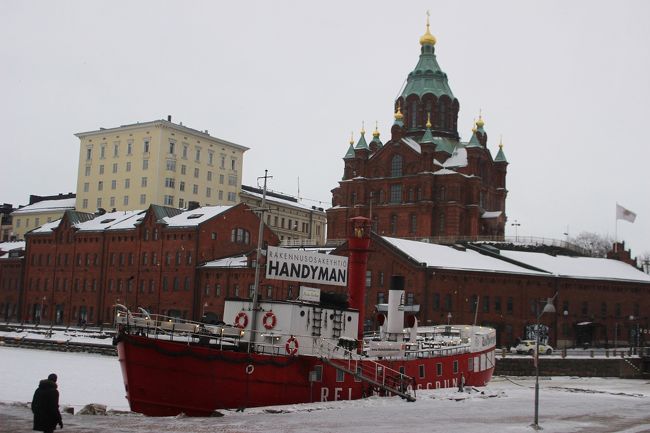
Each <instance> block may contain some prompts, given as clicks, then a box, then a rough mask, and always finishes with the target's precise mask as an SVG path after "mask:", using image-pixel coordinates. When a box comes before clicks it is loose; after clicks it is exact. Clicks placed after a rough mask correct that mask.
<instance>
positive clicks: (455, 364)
mask: <svg viewBox="0 0 650 433" xmlns="http://www.w3.org/2000/svg"><path fill="white" fill-rule="evenodd" d="M454 374H458V360H457V359H454Z"/></svg>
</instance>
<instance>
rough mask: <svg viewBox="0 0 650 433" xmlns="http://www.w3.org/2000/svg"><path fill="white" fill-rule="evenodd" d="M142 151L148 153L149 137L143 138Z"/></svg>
mask: <svg viewBox="0 0 650 433" xmlns="http://www.w3.org/2000/svg"><path fill="white" fill-rule="evenodd" d="M142 151H143V152H144V153H149V139H148V138H145V139H144V141H143V142H142Z"/></svg>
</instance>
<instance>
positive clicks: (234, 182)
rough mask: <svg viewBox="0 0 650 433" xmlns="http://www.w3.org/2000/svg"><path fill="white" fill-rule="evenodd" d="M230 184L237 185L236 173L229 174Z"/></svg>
mask: <svg viewBox="0 0 650 433" xmlns="http://www.w3.org/2000/svg"><path fill="white" fill-rule="evenodd" d="M228 185H230V186H233V185H237V176H234V175H232V174H231V175H228Z"/></svg>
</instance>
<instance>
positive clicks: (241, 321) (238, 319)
mask: <svg viewBox="0 0 650 433" xmlns="http://www.w3.org/2000/svg"><path fill="white" fill-rule="evenodd" d="M247 325H248V315H247V314H246V313H245V312H243V311H240V312H239V313H237V316H235V326H236V327H237V328H242V329H244V328H245V327H246V326H247Z"/></svg>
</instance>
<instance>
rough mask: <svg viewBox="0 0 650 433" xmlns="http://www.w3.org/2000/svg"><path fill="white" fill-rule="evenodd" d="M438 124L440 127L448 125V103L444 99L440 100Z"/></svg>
mask: <svg viewBox="0 0 650 433" xmlns="http://www.w3.org/2000/svg"><path fill="white" fill-rule="evenodd" d="M436 126H437V127H438V128H440V129H445V128H446V127H447V105H446V104H445V101H444V100H442V99H441V100H440V101H438V115H437V116H436Z"/></svg>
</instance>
